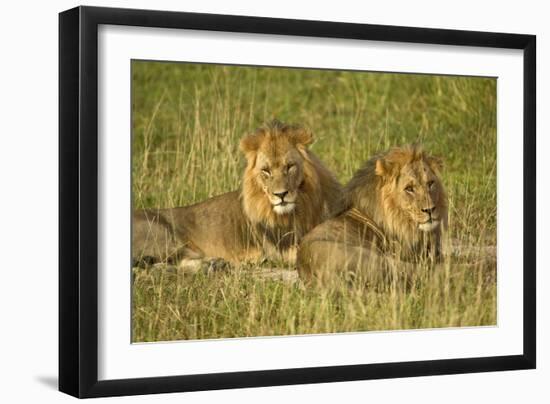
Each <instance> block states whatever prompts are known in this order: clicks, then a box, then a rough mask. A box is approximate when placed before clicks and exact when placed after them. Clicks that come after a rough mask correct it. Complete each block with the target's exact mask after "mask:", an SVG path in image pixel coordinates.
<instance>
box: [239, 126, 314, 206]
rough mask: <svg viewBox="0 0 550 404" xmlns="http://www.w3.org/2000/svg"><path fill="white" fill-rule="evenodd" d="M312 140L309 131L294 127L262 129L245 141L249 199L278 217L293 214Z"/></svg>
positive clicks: (243, 142)
mask: <svg viewBox="0 0 550 404" xmlns="http://www.w3.org/2000/svg"><path fill="white" fill-rule="evenodd" d="M311 140H312V135H311V133H310V132H309V131H307V130H305V129H302V128H297V127H291V126H282V127H277V126H275V127H272V128H269V129H262V130H259V131H258V132H257V133H254V134H252V135H249V136H246V137H245V138H243V140H242V141H241V150H242V151H243V152H244V153H245V155H246V158H247V160H248V165H247V169H246V172H245V189H246V191H247V195H249V196H253V197H254V200H255V201H256V202H255V203H256V204H261V205H262V207H265V206H268V207H269V209H270V210H271V211H272V212H274V213H275V214H276V215H279V216H284V215H288V214H290V213H292V212H294V211H295V209H296V205H297V204H298V203H299V200H300V192H302V191H303V190H302V189H301V188H302V184H303V182H304V177H305V173H304V170H305V167H304V164H305V161H304V157H305V154H306V147H307V145H308V144H309V143H311ZM258 194H260V195H258ZM262 199H263V201H262ZM266 202H267V203H268V205H266ZM256 208H257V206H256Z"/></svg>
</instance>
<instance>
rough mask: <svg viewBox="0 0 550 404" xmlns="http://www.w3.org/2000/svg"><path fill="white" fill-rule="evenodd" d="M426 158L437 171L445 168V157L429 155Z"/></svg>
mask: <svg viewBox="0 0 550 404" xmlns="http://www.w3.org/2000/svg"><path fill="white" fill-rule="evenodd" d="M426 160H427V161H428V165H429V166H430V168H431V169H432V170H434V171H436V172H441V170H443V159H442V158H441V157H435V156H428V157H427V158H426Z"/></svg>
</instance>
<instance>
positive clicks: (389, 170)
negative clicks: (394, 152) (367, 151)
mask: <svg viewBox="0 0 550 404" xmlns="http://www.w3.org/2000/svg"><path fill="white" fill-rule="evenodd" d="M394 169H395V163H392V162H391V161H388V160H385V159H384V158H379V159H378V160H376V166H375V168H374V172H375V173H376V175H378V176H379V177H388V176H391V175H392V174H393V171H394Z"/></svg>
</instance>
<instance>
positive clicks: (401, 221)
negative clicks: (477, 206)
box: [297, 145, 447, 281]
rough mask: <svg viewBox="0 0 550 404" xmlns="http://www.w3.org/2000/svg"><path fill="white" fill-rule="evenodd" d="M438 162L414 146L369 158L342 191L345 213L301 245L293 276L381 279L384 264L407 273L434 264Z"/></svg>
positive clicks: (440, 214) (442, 216) (441, 225)
mask: <svg viewBox="0 0 550 404" xmlns="http://www.w3.org/2000/svg"><path fill="white" fill-rule="evenodd" d="M441 168H442V162H441V160H440V159H439V158H436V157H433V156H431V155H429V154H427V153H426V152H424V151H423V150H422V148H421V147H419V146H417V145H413V146H404V147H396V148H392V149H390V150H388V151H386V152H384V153H381V154H379V155H377V156H374V157H373V158H371V159H370V160H369V161H367V163H366V164H365V166H364V167H363V168H361V169H360V170H358V171H357V172H356V173H355V175H354V176H353V178H352V179H351V180H350V182H349V183H348V184H347V185H346V187H345V194H346V210H345V211H344V212H343V213H341V214H340V215H338V216H336V217H334V218H332V219H329V220H327V221H326V222H324V223H322V224H321V225H319V226H317V227H315V228H314V229H313V230H312V231H311V232H310V233H309V234H308V235H307V236H306V237H304V239H303V240H302V241H301V243H300V246H299V249H298V260H297V263H298V271H299V274H300V277H301V278H302V279H304V280H306V281H310V280H315V279H316V280H326V279H327V278H330V277H332V276H333V275H335V274H340V275H341V274H346V275H349V274H352V275H354V276H356V275H361V276H365V277H366V279H375V278H377V277H380V276H381V277H384V278H385V277H386V276H387V275H388V268H389V266H388V263H392V264H395V265H394V268H398V269H403V270H404V269H405V268H407V269H408V270H410V269H411V268H414V266H411V265H410V264H411V263H415V262H418V261H420V260H429V261H430V262H436V261H437V260H439V258H440V256H441V235H442V231H443V230H444V229H445V228H446V225H447V196H446V193H445V189H444V187H443V184H442V182H441V180H440V178H439V172H440V170H441Z"/></svg>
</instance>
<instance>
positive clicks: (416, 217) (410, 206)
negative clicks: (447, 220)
mask: <svg viewBox="0 0 550 404" xmlns="http://www.w3.org/2000/svg"><path fill="white" fill-rule="evenodd" d="M396 187H397V193H396V195H395V199H396V202H397V204H398V206H399V207H400V209H401V210H402V211H403V212H406V214H407V215H408V216H409V218H410V219H411V221H412V222H414V223H416V224H417V225H418V229H420V230H422V231H433V230H435V229H436V228H437V227H438V226H439V225H440V224H441V213H442V212H441V210H440V202H439V199H440V196H441V188H442V185H441V181H439V178H438V177H437V176H436V175H435V173H434V172H433V170H432V169H431V168H430V166H429V165H428V164H427V163H426V162H425V161H423V160H421V161H416V162H414V163H411V164H408V165H406V166H405V167H403V168H402V169H401V175H400V176H399V178H398V179H397V183H396Z"/></svg>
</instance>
